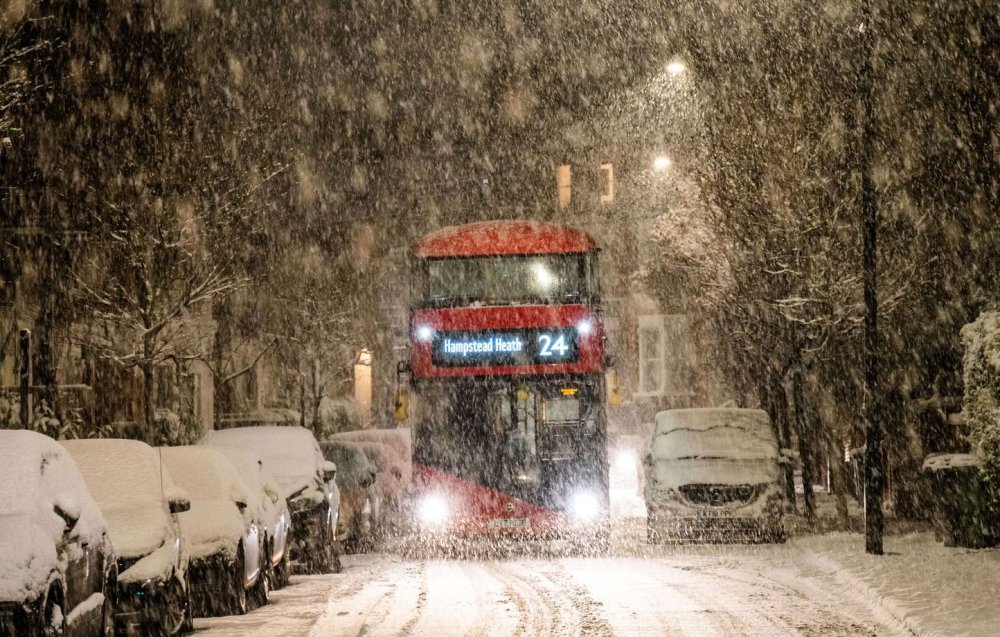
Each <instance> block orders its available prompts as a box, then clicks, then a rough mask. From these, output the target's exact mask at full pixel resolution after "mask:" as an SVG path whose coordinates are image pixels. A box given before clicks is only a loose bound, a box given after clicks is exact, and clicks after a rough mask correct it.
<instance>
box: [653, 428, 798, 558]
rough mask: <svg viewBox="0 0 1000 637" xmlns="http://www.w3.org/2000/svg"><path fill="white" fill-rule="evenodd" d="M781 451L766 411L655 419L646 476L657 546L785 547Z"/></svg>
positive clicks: (654, 537)
mask: <svg viewBox="0 0 1000 637" xmlns="http://www.w3.org/2000/svg"><path fill="white" fill-rule="evenodd" d="M779 458H780V455H779V452H778V445H777V442H776V440H775V438H774V433H773V432H772V430H771V426H770V424H769V422H768V417H767V413H765V412H763V411H761V410H759V409H675V410H670V411H662V412H660V413H658V414H657V415H656V429H655V431H654V433H653V441H652V446H651V448H650V452H649V454H648V455H647V456H646V458H645V461H644V464H645V471H646V489H645V496H646V510H647V513H648V518H647V534H648V538H649V541H650V542H678V541H695V542H783V541H784V539H785V534H784V530H783V527H782V512H783V510H784V504H785V503H784V493H783V491H782V488H781V485H780V483H779V479H780V475H781V472H780V467H779Z"/></svg>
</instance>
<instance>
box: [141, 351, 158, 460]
mask: <svg viewBox="0 0 1000 637" xmlns="http://www.w3.org/2000/svg"><path fill="white" fill-rule="evenodd" d="M141 369H142V409H143V421H144V422H143V427H142V430H143V432H144V433H143V437H144V438H145V441H146V442H147V443H149V444H151V445H155V442H156V440H157V438H158V435H157V434H158V432H157V431H156V402H155V401H156V387H155V382H154V381H155V378H154V375H153V373H154V367H153V362H152V360H150V359H147V360H145V361H143V363H142V365H141Z"/></svg>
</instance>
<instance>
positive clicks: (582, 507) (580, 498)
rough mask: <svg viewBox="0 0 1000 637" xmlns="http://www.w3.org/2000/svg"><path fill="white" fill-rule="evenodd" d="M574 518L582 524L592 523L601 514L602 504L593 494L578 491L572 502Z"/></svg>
mask: <svg viewBox="0 0 1000 637" xmlns="http://www.w3.org/2000/svg"><path fill="white" fill-rule="evenodd" d="M571 505H572V509H571V510H572V511H573V516H574V517H576V519H577V520H579V521H580V522H591V521H593V520H594V519H595V518H596V517H597V515H598V514H599V513H600V512H601V503H600V502H598V501H597V498H596V497H595V496H594V494H593V493H591V492H589V491H578V492H577V493H575V494H574V495H573V500H572V501H571Z"/></svg>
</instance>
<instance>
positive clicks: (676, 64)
mask: <svg viewBox="0 0 1000 637" xmlns="http://www.w3.org/2000/svg"><path fill="white" fill-rule="evenodd" d="M686 70H687V65H686V64H684V62H681V61H680V60H674V61H673V62H671V63H670V64H668V65H667V73H669V74H671V75H674V76H676V75H680V74H681V73H683V72H684V71H686Z"/></svg>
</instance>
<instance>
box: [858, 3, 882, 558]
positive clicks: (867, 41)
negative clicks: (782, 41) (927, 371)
mask: <svg viewBox="0 0 1000 637" xmlns="http://www.w3.org/2000/svg"><path fill="white" fill-rule="evenodd" d="M861 16H862V23H861V43H862V47H861V50H862V60H861V69H860V73H859V75H858V84H859V87H858V88H859V92H860V94H861V109H862V113H861V118H862V122H861V148H860V156H859V163H860V167H861V226H862V240H863V244H864V247H863V256H862V270H863V278H864V302H865V341H864V375H865V552H866V553H869V554H871V555H882V553H883V547H882V531H883V527H884V523H885V520H884V517H883V514H882V490H883V484H884V479H883V476H882V423H881V420H880V418H881V411H880V406H881V399H880V394H879V388H878V380H879V365H878V288H877V279H876V273H877V269H876V266H877V261H876V255H877V252H876V247H877V236H878V235H877V233H878V193H877V192H876V190H875V182H874V179H873V178H872V163H873V161H874V155H875V98H874V95H873V88H874V87H873V84H874V78H873V75H874V69H873V67H872V57H873V56H874V49H875V40H874V38H875V33H874V24H873V11H872V0H861Z"/></svg>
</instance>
